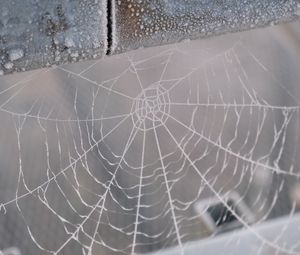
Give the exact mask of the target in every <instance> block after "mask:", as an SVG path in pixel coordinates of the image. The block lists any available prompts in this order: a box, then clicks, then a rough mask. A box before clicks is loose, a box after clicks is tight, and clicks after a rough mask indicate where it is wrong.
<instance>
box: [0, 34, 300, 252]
mask: <svg viewBox="0 0 300 255" xmlns="http://www.w3.org/2000/svg"><path fill="white" fill-rule="evenodd" d="M266 31H268V32H266ZM254 33H256V34H255V35H257V34H259V35H260V36H258V37H260V38H263V39H260V40H261V41H259V42H256V46H258V47H256V48H255V47H254V46H253V45H255V40H254V37H253V35H254ZM272 33H275V32H274V31H273V30H272V29H270V30H262V31H260V32H250V33H248V34H245V35H244V36H243V37H240V36H239V35H238V36H233V35H228V36H224V37H222V39H221V38H217V39H214V40H212V39H211V40H208V41H200V42H199V41H195V42H188V43H184V44H180V45H173V46H168V47H158V48H154V49H144V50H139V51H136V52H132V53H129V54H125V55H120V56H115V57H110V58H106V59H102V60H99V61H94V62H85V63H81V64H77V65H71V66H63V67H55V68H52V69H48V70H41V71H35V72H31V73H26V74H18V75H14V76H7V77H5V78H2V80H1V84H0V86H1V92H0V105H1V106H0V108H1V120H2V121H1V132H0V134H1V141H2V144H1V162H2V163H1V172H0V175H1V181H0V184H1V185H0V190H1V192H0V208H1V216H0V221H1V226H3V227H1V229H2V230H1V231H0V233H1V239H2V242H0V244H1V246H3V247H0V249H2V248H5V247H4V246H9V245H12V246H18V247H20V249H21V251H22V252H23V253H24V254H89V255H92V254H138V253H148V252H152V251H155V252H158V251H160V252H161V253H162V251H163V250H164V249H166V248H169V247H175V246H176V247H178V250H179V251H180V253H181V254H184V251H185V247H186V244H187V243H188V242H189V241H192V240H199V239H203V238H213V237H214V236H215V235H216V234H217V232H216V231H212V230H211V229H210V228H209V226H208V225H207V224H206V222H205V220H204V218H205V215H207V211H208V210H209V208H210V206H212V205H213V204H214V203H215V202H214V201H217V202H218V203H219V204H221V205H223V207H224V208H225V209H226V210H227V211H228V213H230V214H231V215H232V217H233V218H235V220H236V221H237V222H238V223H239V225H240V227H241V228H244V229H247V230H248V231H249V232H250V233H251V235H253V237H255V238H256V239H257V240H258V241H259V243H260V246H259V247H257V249H256V250H255V253H256V254H259V253H260V252H262V253H263V250H264V249H266V248H269V249H273V250H274V251H276V252H277V253H280V254H281V253H284V254H298V253H299V252H300V242H299V241H297V238H296V241H295V242H294V243H293V245H289V246H288V245H286V244H285V243H283V242H281V241H280V240H281V237H282V236H284V234H285V232H286V231H287V230H288V223H286V225H285V226H284V227H282V228H281V229H280V231H279V232H278V233H276V236H275V237H274V238H272V239H269V238H267V237H265V236H264V235H262V234H261V233H259V232H258V231H257V230H256V226H257V225H260V224H263V222H264V221H267V220H269V219H272V218H276V217H279V216H283V215H288V217H289V218H290V219H291V218H292V216H294V215H295V214H296V212H297V206H299V195H298V193H297V192H294V193H293V187H297V184H299V176H300V172H299V170H298V164H299V163H298V155H299V97H297V91H296V90H295V89H293V83H295V81H294V80H296V81H297V79H296V78H297V75H298V74H297V72H296V71H295V72H294V75H295V76H296V77H294V80H293V78H292V77H291V76H292V74H291V73H292V71H290V72H289V71H287V70H286V71H285V69H284V68H282V66H280V64H281V63H282V65H284V64H283V63H284V61H282V59H280V58H281V57H282V56H279V55H280V54H275V52H276V50H278V49H281V50H282V46H279V45H278V44H276V43H275V42H274V38H276V33H275V35H274V34H272ZM264 34H267V36H266V35H264ZM268 36H269V37H268ZM256 38H257V36H256ZM220 42H221V44H220ZM272 42H273V44H272ZM263 43H264V44H265V45H270V47H269V49H266V48H265V47H264V48H263V49H262V47H260V46H261V45H262V44H263ZM271 46H273V48H272V47H271ZM282 51H283V50H282ZM270 56H271V57H270ZM274 63H276V65H274ZM277 63H279V64H277ZM269 66H270V67H269ZM290 70H292V69H290ZM294 70H296V69H294ZM284 71H285V72H287V73H286V74H285V75H281V76H280V75H279V74H280V72H284ZM289 75H290V76H289ZM282 77H284V78H282ZM286 77H290V79H288V78H286ZM298 78H299V77H298ZM232 191H235V192H236V193H238V194H239V196H240V197H239V199H238V200H237V206H239V204H244V203H245V204H248V206H249V210H250V211H251V213H252V214H253V215H254V219H252V220H251V221H249V220H248V219H247V218H245V217H244V216H243V215H242V214H241V213H240V212H238V211H237V210H235V209H234V208H233V207H232V206H230V205H229V204H228V201H227V200H226V197H227V196H229V194H230V192H232ZM293 194H294V195H293ZM297 196H298V197H297ZM199 201H206V204H205V206H204V207H203V208H202V209H201V210H200V211H199V210H196V209H195V208H196V205H197V203H198V202H199ZM297 201H298V204H297ZM222 217H224V215H223V216H222ZM223 220H224V219H222V218H219V219H218V220H217V225H218V224H219V223H220V222H222V221H223ZM218 221H219V223H218ZM238 242H239V241H235V242H233V244H232V245H233V246H235V245H236V246H237V245H238Z"/></svg>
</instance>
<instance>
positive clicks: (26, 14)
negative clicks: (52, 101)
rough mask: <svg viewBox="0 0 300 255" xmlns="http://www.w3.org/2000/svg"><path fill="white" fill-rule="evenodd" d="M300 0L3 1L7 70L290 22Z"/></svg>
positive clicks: (0, 46) (0, 20) (1, 67)
mask: <svg viewBox="0 0 300 255" xmlns="http://www.w3.org/2000/svg"><path fill="white" fill-rule="evenodd" d="M298 15H299V0H264V1H261V0H244V1H235V0H213V1H211V0H210V1H208V0H108V1H107V0H65V1H63V0H52V1H49V0H31V1H23V0H1V1H0V75H3V74H9V73H13V72H16V71H25V70H31V69H36V68H41V67H48V66H52V65H59V64H63V63H70V62H76V61H79V60H84V59H94V58H100V57H102V56H104V55H105V54H109V55H110V54H118V53H122V52H126V51H128V50H134V49H137V48H141V47H152V46H156V45H162V44H168V43H174V42H179V41H182V40H187V39H198V38H205V37H209V36H214V35H219V34H224V33H228V32H236V31H242V30H247V29H251V28H256V27H263V26H266V25H270V24H276V23H279V22H285V21H290V20H293V19H294V18H296V17H297V16H298Z"/></svg>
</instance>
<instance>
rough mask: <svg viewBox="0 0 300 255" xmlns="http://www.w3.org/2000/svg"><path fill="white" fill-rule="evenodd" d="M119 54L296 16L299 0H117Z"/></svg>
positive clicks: (257, 25) (276, 21)
mask: <svg viewBox="0 0 300 255" xmlns="http://www.w3.org/2000/svg"><path fill="white" fill-rule="evenodd" d="M115 1H116V2H115V3H116V5H115V8H116V20H115V24H116V36H115V37H116V39H117V43H116V44H115V53H119V52H125V51H127V50H131V49H137V48H140V47H149V46H154V45H162V44H168V43H174V42H179V41H182V40H185V39H197V38H204V37H208V36H214V35H219V34H223V33H228V32H236V31H242V30H247V29H251V28H256V27H263V26H267V25H270V24H276V23H279V22H285V21H290V20H292V19H294V18H295V17H296V14H295V13H296V10H297V3H298V2H299V1H295V0H288V1H285V0H263V1H261V0H244V1H235V0H213V1H211V0H127V1H120V0H115Z"/></svg>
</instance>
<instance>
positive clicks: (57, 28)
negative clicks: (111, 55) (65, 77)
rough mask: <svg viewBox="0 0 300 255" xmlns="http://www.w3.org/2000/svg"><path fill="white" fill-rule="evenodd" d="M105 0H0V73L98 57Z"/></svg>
mask: <svg viewBox="0 0 300 255" xmlns="http://www.w3.org/2000/svg"><path fill="white" fill-rule="evenodd" d="M106 21H107V19H106V1H102V0H85V1H81V0H75V1H74V0H65V1H61V0H51V1H49V0H31V1H23V0H1V1H0V73H1V74H4V73H12V72H14V71H23V70H28V69H34V68H40V67H47V66H50V65H54V64H61V63H65V62H72V61H77V60H80V59H91V58H96V57H101V56H103V55H104V54H105V52H106V34H107V31H106V29H107V24H106Z"/></svg>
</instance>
